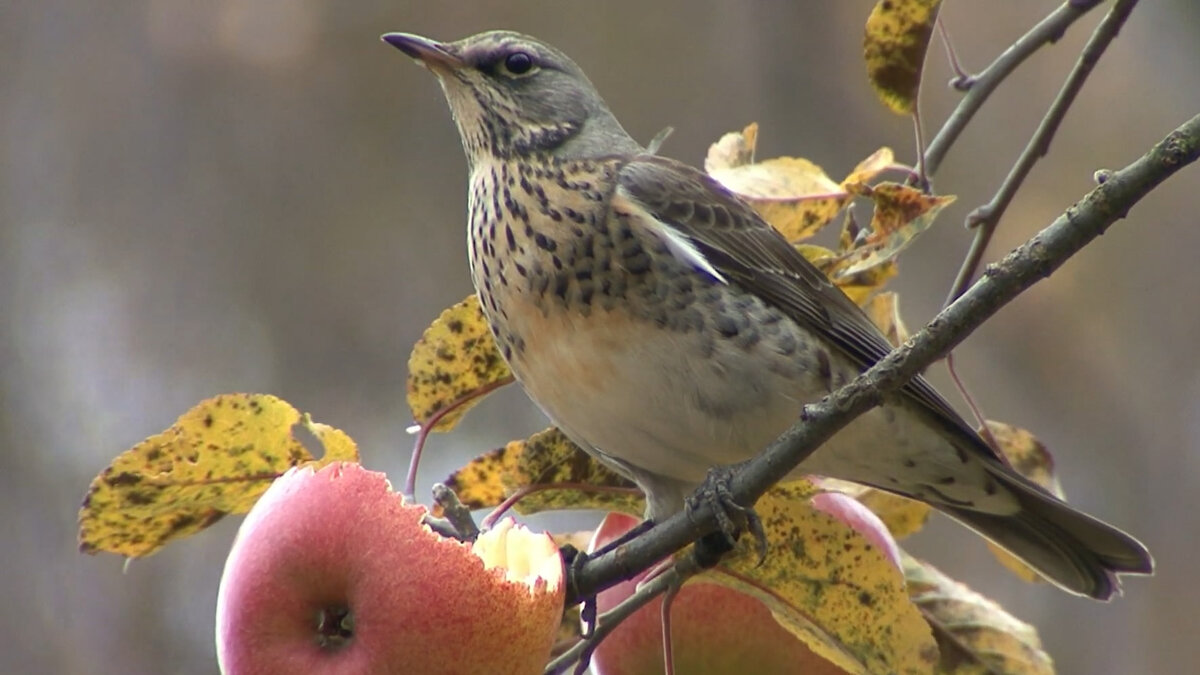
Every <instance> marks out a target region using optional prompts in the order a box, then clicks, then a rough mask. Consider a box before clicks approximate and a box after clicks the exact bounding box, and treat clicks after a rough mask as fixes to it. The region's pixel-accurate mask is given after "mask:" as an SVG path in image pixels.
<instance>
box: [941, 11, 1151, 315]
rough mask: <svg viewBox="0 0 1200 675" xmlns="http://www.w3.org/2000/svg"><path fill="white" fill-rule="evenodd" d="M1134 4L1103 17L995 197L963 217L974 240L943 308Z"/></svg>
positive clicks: (965, 280) (967, 279) (963, 286)
mask: <svg viewBox="0 0 1200 675" xmlns="http://www.w3.org/2000/svg"><path fill="white" fill-rule="evenodd" d="M1137 3H1138V0H1117V3H1116V4H1115V5H1113V8H1112V9H1111V10H1109V12H1108V14H1107V15H1105V17H1104V20H1103V21H1101V22H1100V25H1099V26H1097V27H1096V30H1095V31H1094V32H1093V33H1092V37H1091V38H1090V39H1089V40H1088V42H1087V44H1086V45H1084V47H1083V51H1082V52H1080V54H1079V59H1077V60H1076V61H1075V67H1074V68H1072V69H1071V73H1070V74H1069V75H1067V79H1066V81H1064V82H1063V85H1062V88H1060V89H1059V91H1058V95H1057V96H1056V97H1055V98H1054V102H1053V103H1051V104H1050V108H1049V110H1047V111H1046V115H1045V116H1044V117H1043V118H1042V121H1041V123H1040V124H1038V128H1037V131H1035V132H1034V134H1033V136H1032V137H1031V138H1030V139H1029V143H1027V144H1026V145H1025V149H1024V150H1023V151H1022V152H1021V155H1020V157H1018V158H1017V163H1016V164H1014V165H1013V167H1012V169H1010V170H1009V172H1008V175H1007V176H1005V178H1004V182H1003V183H1001V184H1000V188H999V189H998V190H996V194H995V195H993V196H992V199H991V200H990V201H989V202H988V203H987V204H984V205H983V206H980V207H979V208H977V209H975V210H974V211H972V212H971V214H970V215H968V216H967V226H968V227H973V228H976V229H975V239H974V240H973V241H972V242H971V248H970V249H968V251H967V256H966V258H965V259H964V260H963V264H962V266H961V267H960V268H959V270H958V276H957V277H956V278H955V280H954V283H953V284H952V285H951V287H950V294H949V296H948V297H947V298H946V304H950V303H951V302H953V301H954V299H955V298H957V297H958V296H960V295H962V293H963V291H965V290H967V285H968V284H969V283H971V279H972V278H973V277H974V276H975V271H976V270H977V269H979V262H980V261H981V260H982V259H983V252H984V251H985V250H987V247H988V244H989V243H991V241H992V235H993V234H995V232H996V226H997V225H999V223H1000V219H1001V218H1002V217H1003V216H1004V212H1005V211H1006V210H1008V205H1009V204H1010V203H1012V199H1013V197H1014V196H1015V195H1016V194H1017V190H1018V189H1020V187H1021V185H1022V184H1023V183H1024V182H1025V178H1026V177H1028V176H1029V172H1030V171H1032V170H1033V165H1034V164H1037V161H1038V160H1039V159H1041V158H1042V157H1045V156H1046V153H1047V152H1049V150H1050V140H1051V139H1052V138H1054V134H1055V133H1056V132H1057V131H1058V127H1059V125H1061V124H1062V121H1063V118H1065V117H1066V116H1067V110H1069V109H1070V108H1071V104H1072V103H1074V102H1075V97H1076V96H1078V95H1079V91H1080V90H1081V89H1083V83H1084V82H1085V81H1087V78H1088V75H1090V74H1091V73H1092V69H1093V68H1094V67H1095V66H1096V63H1097V62H1098V61H1099V60H1100V57H1101V56H1102V55H1103V54H1104V51H1105V50H1106V49H1107V48H1108V45H1109V44H1110V43H1111V42H1112V41H1113V39H1114V38H1116V37H1117V33H1118V32H1120V30H1121V26H1124V25H1125V21H1126V20H1127V19H1129V14H1130V13H1131V12H1133V8H1134V6H1135V5H1137Z"/></svg>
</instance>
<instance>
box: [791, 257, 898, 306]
mask: <svg viewBox="0 0 1200 675" xmlns="http://www.w3.org/2000/svg"><path fill="white" fill-rule="evenodd" d="M796 250H797V251H800V253H801V255H803V256H804V257H805V258H807V259H808V261H809V262H810V263H812V264H813V265H814V266H815V267H816V268H817V269H818V270H821V272H822V273H823V274H824V275H825V276H827V277H829V278H830V279H832V280H833V283H834V284H835V285H836V286H837V287H838V288H840V289H842V292H843V293H845V294H846V295H848V296H849V297H850V299H851V300H853V301H854V302H855V304H857V305H860V306H861V305H863V304H864V303H866V302H867V301H868V300H869V299H870V297H871V296H872V295H873V294H874V293H875V292H877V291H878V290H879V289H881V288H883V285H884V284H886V283H887V282H888V280H889V279H891V278H892V277H894V276H896V263H895V262H894V261H889V262H887V263H885V264H883V265H879V266H877V267H872V268H870V269H866V270H863V271H862V272H858V273H856V274H846V273H845V269H844V268H845V266H846V264H847V263H846V258H845V256H844V255H842V254H839V253H837V252H835V251H831V250H830V249H827V248H825V247H823V246H815V245H812V244H797V245H796Z"/></svg>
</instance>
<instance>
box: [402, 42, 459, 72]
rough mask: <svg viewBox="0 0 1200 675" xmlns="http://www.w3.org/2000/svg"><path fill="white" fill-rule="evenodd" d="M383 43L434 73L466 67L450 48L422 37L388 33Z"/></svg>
mask: <svg viewBox="0 0 1200 675" xmlns="http://www.w3.org/2000/svg"><path fill="white" fill-rule="evenodd" d="M383 41H384V42H386V43H388V44H389V45H391V46H393V47H395V48H396V49H399V50H400V51H402V52H404V53H405V54H407V55H408V56H409V57H410V58H412V59H413V60H415V61H416V62H417V63H420V64H421V65H423V66H425V67H426V68H429V69H430V70H432V71H434V72H437V71H439V70H446V71H453V70H458V69H459V68H462V67H463V66H464V65H466V64H465V62H464V61H463V60H462V59H461V58H459V56H458V55H457V54H455V53H454V52H453V51H451V48H450V47H449V46H447V45H444V44H442V43H441V42H435V41H434V40H430V39H429V38H426V37H421V36H420V35H413V34H412V33H387V34H386V35H384V36H383Z"/></svg>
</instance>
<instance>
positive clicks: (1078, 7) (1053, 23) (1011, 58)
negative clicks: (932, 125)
mask: <svg viewBox="0 0 1200 675" xmlns="http://www.w3.org/2000/svg"><path fill="white" fill-rule="evenodd" d="M1098 4H1100V0H1073V1H1071V2H1067V3H1064V4H1063V5H1062V6H1061V7H1059V8H1058V9H1056V10H1054V11H1053V12H1051V13H1050V15H1049V16H1047V17H1046V18H1045V19H1042V21H1041V22H1040V23H1038V25H1036V26H1034V27H1033V28H1031V29H1030V30H1029V32H1028V33H1026V34H1025V35H1022V36H1021V38H1020V39H1018V40H1017V41H1016V42H1014V43H1013V44H1012V46H1010V47H1009V48H1008V49H1006V50H1004V53H1003V54H1001V55H1000V56H998V57H996V60H995V61H992V63H991V65H989V66H988V67H987V68H985V69H984V70H983V72H981V73H980V74H979V75H978V76H977V77H975V78H974V79H973V80H972V81H971V82H970V90H969V91H968V92H967V94H966V95H965V96H963V98H962V100H961V101H959V102H958V107H956V108H955V109H954V112H953V113H951V115H950V117H949V118H947V119H946V123H945V124H943V125H942V128H941V129H940V130H938V133H937V135H936V136H934V138H933V140H932V141H930V142H929V147H928V148H927V149H926V150H925V158H924V163H925V172H926V175H928V176H933V175H934V174H935V173H937V170H938V167H940V166H941V165H942V160H943V159H945V157H946V153H947V152H949V151H950V146H952V145H954V142H955V141H956V140H958V136H959V134H961V133H962V131H963V129H965V128H966V126H967V124H968V123H969V122H970V121H971V119H972V118H973V117H975V113H976V112H978V111H979V109H980V108H981V107H983V103H984V101H986V100H987V99H988V97H989V96H991V95H992V92H993V91H995V89H996V87H999V86H1000V83H1001V82H1003V81H1004V80H1005V79H1006V78H1007V77H1008V76H1009V75H1010V74H1011V73H1012V72H1013V71H1014V70H1016V69H1017V66H1019V65H1021V64H1022V63H1024V62H1025V59H1027V58H1029V57H1030V56H1031V55H1032V54H1033V53H1034V52H1036V51H1037V50H1039V49H1041V48H1042V47H1043V46H1045V45H1048V44H1053V43H1055V42H1057V41H1058V39H1059V38H1061V37H1062V36H1063V33H1065V32H1067V28H1069V27H1070V26H1071V24H1073V23H1075V21H1076V20H1078V19H1079V17H1081V16H1083V15H1084V14H1086V13H1087V12H1088V11H1089V10H1091V9H1092V8H1093V7H1095V6H1096V5H1098Z"/></svg>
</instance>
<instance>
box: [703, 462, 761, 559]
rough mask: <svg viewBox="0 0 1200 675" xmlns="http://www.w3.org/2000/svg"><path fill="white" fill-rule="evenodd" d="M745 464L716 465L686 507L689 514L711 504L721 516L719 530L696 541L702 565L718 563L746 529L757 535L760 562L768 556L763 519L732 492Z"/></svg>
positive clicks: (718, 518) (709, 471)
mask: <svg viewBox="0 0 1200 675" xmlns="http://www.w3.org/2000/svg"><path fill="white" fill-rule="evenodd" d="M744 464H745V462H741V463H738V464H730V465H728V466H714V467H713V468H711V469H709V470H708V475H706V476H705V477H704V482H703V483H701V485H700V487H699V488H698V489H697V490H696V492H695V494H693V495H692V496H691V497H688V500H687V505H686V508H687V512H688V514H689V516H690V515H691V513H692V511H693V510H695V509H696V508H698V507H699V506H700V504H702V503H707V504H708V505H710V506H711V507H712V509H713V513H715V514H716V517H717V527H718V529H717V531H715V532H710V533H709V534H706V535H704V536H703V537H701V538H700V539H698V540H697V541H696V548H695V552H694V553H693V555H695V557H696V562H697V563H699V564H700V565H701V566H702V567H712V566H713V565H716V564H717V562H718V561H719V560H720V559H721V556H723V555H725V554H726V553H728V552H730V551H732V550H733V547H734V546H735V545H736V544H737V540H738V537H739V536H740V535H741V533H742V532H743V531H747V532H749V533H750V535H751V536H753V537H754V541H755V545H756V548H757V550H758V561H759V563H762V561H763V560H764V559H765V558H766V557H767V535H766V532H765V531H764V530H763V524H762V520H761V519H760V518H759V517H758V514H757V513H755V512H754V509H753V508H752V507H749V506H742V505H741V504H738V503H737V502H736V501H734V499H733V494H732V493H731V492H730V491H729V481H730V480H731V479H732V478H733V477H734V476H735V475H737V472H738V471H740V470H741V468H742V466H743V465H744Z"/></svg>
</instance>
